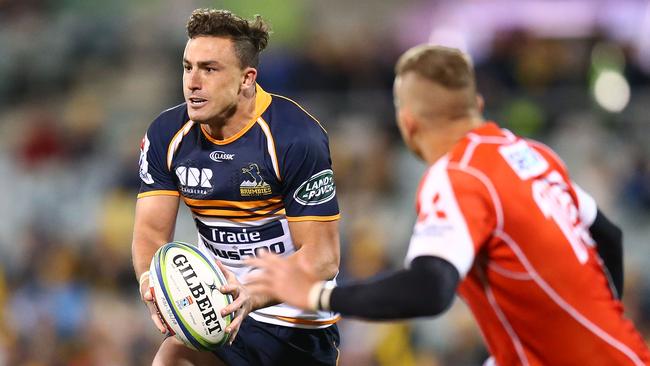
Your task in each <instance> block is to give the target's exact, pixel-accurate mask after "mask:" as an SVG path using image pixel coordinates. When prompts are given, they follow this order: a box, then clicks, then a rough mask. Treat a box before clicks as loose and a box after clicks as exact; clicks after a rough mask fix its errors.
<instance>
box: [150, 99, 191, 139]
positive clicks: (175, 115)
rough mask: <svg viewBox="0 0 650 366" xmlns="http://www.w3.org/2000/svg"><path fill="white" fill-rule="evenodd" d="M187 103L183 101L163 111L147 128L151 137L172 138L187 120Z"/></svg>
mask: <svg viewBox="0 0 650 366" xmlns="http://www.w3.org/2000/svg"><path fill="white" fill-rule="evenodd" d="M188 121H189V116H188V115H187V105H186V104H185V103H181V104H179V105H177V106H174V107H171V108H169V109H166V110H164V111H162V112H161V113H160V114H159V115H158V117H156V119H154V120H153V122H151V124H150V125H149V129H148V130H147V136H148V137H149V139H159V138H161V139H171V138H172V137H173V136H174V135H175V134H176V133H177V132H178V131H179V130H180V129H181V128H182V127H183V126H184V125H185V124H186V123H187V122H188Z"/></svg>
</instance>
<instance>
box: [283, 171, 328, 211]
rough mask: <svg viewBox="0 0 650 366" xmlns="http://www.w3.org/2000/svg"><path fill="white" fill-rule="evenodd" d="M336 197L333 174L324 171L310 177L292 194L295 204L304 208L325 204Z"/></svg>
mask: <svg viewBox="0 0 650 366" xmlns="http://www.w3.org/2000/svg"><path fill="white" fill-rule="evenodd" d="M335 195H336V185H335V184H334V172H332V170H331V169H326V170H323V171H320V172H318V173H316V174H314V175H312V176H311V177H310V178H309V179H307V180H306V181H305V182H304V183H302V184H301V185H300V187H298V189H296V191H295V192H294V193H293V198H294V199H295V200H296V202H298V203H300V204H301V205H305V206H313V205H319V204H321V203H325V202H327V201H329V200H331V199H332V198H334V196H335Z"/></svg>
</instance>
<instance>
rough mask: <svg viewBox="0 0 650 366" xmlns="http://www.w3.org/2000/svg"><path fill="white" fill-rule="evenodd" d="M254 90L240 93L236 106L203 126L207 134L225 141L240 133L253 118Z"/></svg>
mask: <svg viewBox="0 0 650 366" xmlns="http://www.w3.org/2000/svg"><path fill="white" fill-rule="evenodd" d="M255 96H256V92H255V88H252V91H250V92H242V93H241V95H240V96H239V101H238V102H237V105H236V106H233V108H232V109H231V110H230V111H228V110H226V111H225V112H224V115H221V116H217V117H215V118H213V119H212V120H210V121H207V123H206V124H205V127H206V131H207V132H208V134H209V135H210V136H211V137H212V138H214V139H217V140H225V139H228V138H230V137H232V136H234V135H236V134H237V133H238V132H240V131H241V130H242V129H244V128H245V127H246V126H248V124H249V123H250V122H251V120H252V119H253V118H255V99H256V98H255Z"/></svg>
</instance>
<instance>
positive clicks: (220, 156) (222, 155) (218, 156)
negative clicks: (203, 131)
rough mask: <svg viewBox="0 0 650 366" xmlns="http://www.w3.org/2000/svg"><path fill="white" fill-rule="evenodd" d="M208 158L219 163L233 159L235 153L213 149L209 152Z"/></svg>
mask: <svg viewBox="0 0 650 366" xmlns="http://www.w3.org/2000/svg"><path fill="white" fill-rule="evenodd" d="M210 159H211V160H213V161H216V162H217V163H221V162H222V161H224V160H233V159H235V154H229V153H226V152H223V151H213V152H211V153H210Z"/></svg>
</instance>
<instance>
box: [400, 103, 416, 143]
mask: <svg viewBox="0 0 650 366" xmlns="http://www.w3.org/2000/svg"><path fill="white" fill-rule="evenodd" d="M400 114H401V119H402V128H403V130H404V133H405V134H406V135H407V136H408V137H409V138H412V137H413V135H414V134H415V133H416V132H417V131H418V129H419V123H418V119H417V117H416V116H415V115H414V114H413V112H411V110H410V109H408V108H402V109H401V110H400Z"/></svg>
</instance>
